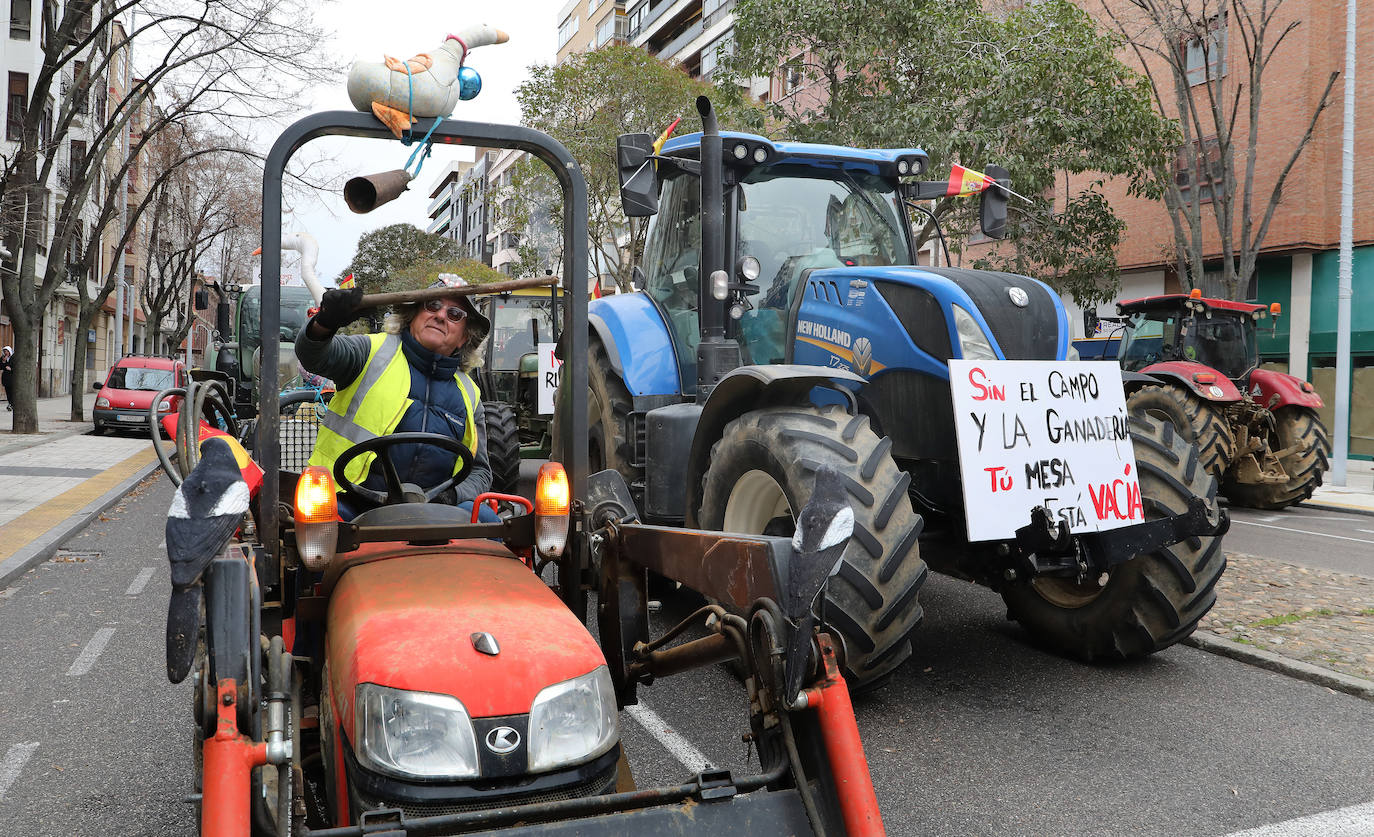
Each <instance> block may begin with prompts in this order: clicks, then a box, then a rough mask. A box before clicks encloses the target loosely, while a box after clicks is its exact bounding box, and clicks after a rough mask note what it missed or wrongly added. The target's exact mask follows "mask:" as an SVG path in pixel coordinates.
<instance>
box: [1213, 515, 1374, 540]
mask: <svg viewBox="0 0 1374 837" xmlns="http://www.w3.org/2000/svg"><path fill="white" fill-rule="evenodd" d="M1231 522H1232V523H1239V524H1241V525H1242V526H1260V527H1263V528H1265V529H1278V530H1279V531H1280V532H1292V533H1293V534H1295V535H1316V536H1317V537H1319V538H1335V539H1336V540H1338V541H1354V542H1355V543H1367V544H1374V541H1371V540H1370V539H1369V538H1347V537H1346V536H1345V535H1328V534H1327V533H1325V532H1309V531H1307V530H1306V529H1291V528H1289V527H1287V526H1270V525H1269V524H1267V523H1256V522H1254V521H1253V520H1233V521H1231Z"/></svg>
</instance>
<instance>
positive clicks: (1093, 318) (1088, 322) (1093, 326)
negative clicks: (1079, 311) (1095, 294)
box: [1083, 309, 1102, 337]
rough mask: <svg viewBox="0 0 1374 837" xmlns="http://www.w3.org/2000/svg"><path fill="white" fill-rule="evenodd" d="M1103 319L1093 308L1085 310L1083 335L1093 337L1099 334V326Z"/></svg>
mask: <svg viewBox="0 0 1374 837" xmlns="http://www.w3.org/2000/svg"><path fill="white" fill-rule="evenodd" d="M1101 322H1102V319H1101V318H1100V317H1098V316H1097V312H1096V311H1093V310H1091V309H1085V310H1084V311H1083V336H1084V337H1092V336H1094V335H1095V334H1097V327H1098V325H1099V324H1101Z"/></svg>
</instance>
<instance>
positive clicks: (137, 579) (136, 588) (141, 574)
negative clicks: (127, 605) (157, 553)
mask: <svg viewBox="0 0 1374 837" xmlns="http://www.w3.org/2000/svg"><path fill="white" fill-rule="evenodd" d="M155 572H157V567H144V568H143V569H141V570H139V571H138V575H136V576H134V580H133V583H132V584H130V585H129V589H128V590H125V591H124V595H126V596H137V595H138V594H139V593H142V592H143V588H144V587H147V586H148V582H149V581H151V580H152V579H153V573H155Z"/></svg>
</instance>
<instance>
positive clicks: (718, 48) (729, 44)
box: [701, 35, 735, 76]
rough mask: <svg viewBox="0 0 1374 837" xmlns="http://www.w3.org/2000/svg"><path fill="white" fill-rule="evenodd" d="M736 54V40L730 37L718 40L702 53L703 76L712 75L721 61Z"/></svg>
mask: <svg viewBox="0 0 1374 837" xmlns="http://www.w3.org/2000/svg"><path fill="white" fill-rule="evenodd" d="M734 54H735V39H734V38H733V37H731V36H730V35H725V36H724V37H721V38H717V39H716V40H714V41H712V42H711V43H709V44H707V45H706V48H705V49H703V50H702V51H701V74H702V75H703V76H706V75H710V74H711V73H713V72H715V69H716V67H718V66H720V63H721V60H722V59H724V58H727V57H729V56H731V55H734Z"/></svg>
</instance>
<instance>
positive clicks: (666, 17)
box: [630, 0, 701, 52]
mask: <svg viewBox="0 0 1374 837" xmlns="http://www.w3.org/2000/svg"><path fill="white" fill-rule="evenodd" d="M649 3H650V5H651V6H652V8H650V9H649V10H648V11H646V12H645V13H644V15H643V18H642V19H641V20H640V23H639V30H638V31H637V32H631V33H630V39H631V40H632V41H633V42H634V44H635V45H636V46H644V43H645V42H646V41H648V40H649V38H650V37H651V36H652V35H653V34H654V33H655V32H657V31H658V30H660V29H662V28H663V26H664V25H665V24H667V23H668V22H669V21H671V20H672V19H673V18H675V17H677V16H678V15H679V14H681V13H682V12H683V11H685V10H686V9H688V8H690V7H692V6H696V7H697V8H700V7H701V0H661V2H659V3H656V4H655V3H654V2H653V0H649ZM660 52H661V51H660Z"/></svg>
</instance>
